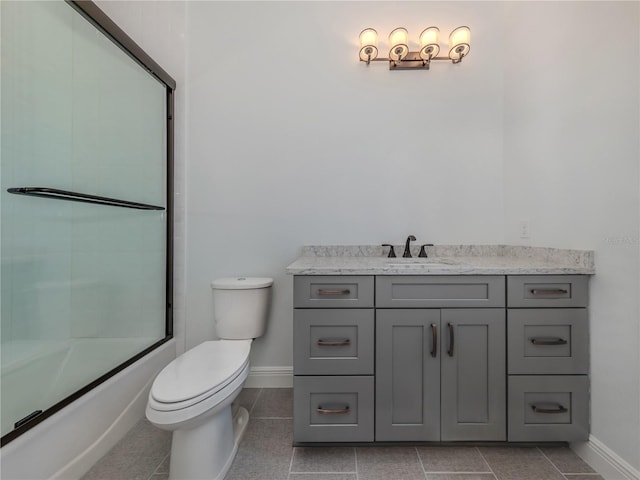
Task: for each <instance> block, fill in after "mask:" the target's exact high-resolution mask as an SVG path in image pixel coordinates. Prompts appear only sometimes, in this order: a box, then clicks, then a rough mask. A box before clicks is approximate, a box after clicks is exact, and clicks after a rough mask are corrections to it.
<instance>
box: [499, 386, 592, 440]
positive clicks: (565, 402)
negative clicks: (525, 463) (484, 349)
mask: <svg viewBox="0 0 640 480" xmlns="http://www.w3.org/2000/svg"><path fill="white" fill-rule="evenodd" d="M588 437H589V380H588V377H587V376H586V375H575V376H564V375H554V376H544V375H539V376H527V375H523V376H510V377H509V441H510V442H530V441H534V442H547V441H549V442H572V441H580V440H587V439H588Z"/></svg>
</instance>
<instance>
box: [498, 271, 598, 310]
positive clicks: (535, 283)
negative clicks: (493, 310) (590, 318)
mask: <svg viewBox="0 0 640 480" xmlns="http://www.w3.org/2000/svg"><path fill="white" fill-rule="evenodd" d="M588 284H589V277H588V276H586V275H523V276H521V275H516V276H514V275H510V276H508V277H507V306H508V307H586V306H587V301H588Z"/></svg>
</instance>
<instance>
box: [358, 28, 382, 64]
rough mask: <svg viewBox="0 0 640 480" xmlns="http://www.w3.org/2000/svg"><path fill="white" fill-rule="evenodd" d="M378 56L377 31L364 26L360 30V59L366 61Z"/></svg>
mask: <svg viewBox="0 0 640 480" xmlns="http://www.w3.org/2000/svg"><path fill="white" fill-rule="evenodd" d="M377 56H378V32H376V31H375V30H374V29H373V28H365V29H364V30H363V31H361V32H360V60H362V61H363V62H368V61H369V60H373V59H374V58H376V57H377Z"/></svg>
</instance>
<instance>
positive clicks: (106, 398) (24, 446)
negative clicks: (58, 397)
mask: <svg viewBox="0 0 640 480" xmlns="http://www.w3.org/2000/svg"><path fill="white" fill-rule="evenodd" d="M175 352H176V341H175V339H172V340H170V341H168V342H166V343H164V344H162V345H161V346H160V347H158V348H157V349H155V350H153V351H152V352H150V353H149V354H147V355H145V356H144V357H142V358H141V359H140V360H138V361H137V362H135V363H133V364H132V365H129V366H128V367H127V368H125V369H124V370H122V371H121V372H118V373H117V374H116V375H114V376H113V377H111V378H110V379H109V380H107V381H105V382H104V383H102V384H100V385H99V386H97V387H96V388H94V389H93V390H91V391H90V392H88V393H87V394H85V395H83V396H82V397H81V398H79V399H77V400H76V401H74V402H72V403H71V404H69V405H68V406H66V407H65V408H63V409H62V410H60V411H59V412H57V413H56V414H54V415H52V416H51V417H49V418H47V419H45V420H43V421H42V422H41V423H40V424H38V425H37V426H35V427H34V428H32V429H31V430H29V431H28V432H26V433H24V434H23V435H21V436H20V437H18V438H17V439H15V440H13V441H12V442H11V443H9V444H7V445H6V446H4V447H3V448H2V449H1V450H0V456H1V465H2V474H1V477H2V478H3V480H18V479H24V480H27V479H29V480H35V479H38V480H41V479H56V480H62V479H64V480H75V479H77V478H80V477H81V476H82V475H83V474H84V473H86V472H87V471H88V470H89V469H90V468H91V467H92V466H93V465H94V464H95V462H96V461H97V460H99V459H100V458H101V457H102V456H103V455H104V454H105V453H107V452H108V451H109V450H110V449H111V448H112V447H113V446H114V445H115V444H116V443H117V442H118V441H119V440H120V439H121V438H122V437H123V436H124V435H125V434H126V433H127V431H128V430H129V429H130V428H131V427H132V426H133V425H135V423H136V422H137V421H138V420H140V419H141V418H143V417H144V407H145V406H146V401H147V397H146V395H148V391H149V388H150V386H151V382H152V381H153V379H154V378H155V376H156V375H157V374H158V373H159V371H160V370H161V369H162V368H164V366H165V365H167V364H168V363H169V362H170V361H172V360H173V359H174V358H175V355H176V353H175ZM122 391H124V393H123V392H122ZM145 392H146V393H145ZM97 411H99V414H97V415H96V412H97ZM83 417H84V418H83ZM74 421H75V423H74ZM33 458H38V461H37V462H33Z"/></svg>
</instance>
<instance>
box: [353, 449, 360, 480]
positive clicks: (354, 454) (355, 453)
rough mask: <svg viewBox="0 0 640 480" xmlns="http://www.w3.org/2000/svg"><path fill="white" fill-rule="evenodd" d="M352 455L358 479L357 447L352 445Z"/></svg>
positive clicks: (357, 479)
mask: <svg viewBox="0 0 640 480" xmlns="http://www.w3.org/2000/svg"><path fill="white" fill-rule="evenodd" d="M353 457H354V460H355V463H356V480H360V475H358V447H353Z"/></svg>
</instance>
